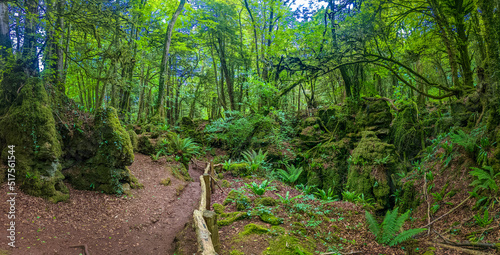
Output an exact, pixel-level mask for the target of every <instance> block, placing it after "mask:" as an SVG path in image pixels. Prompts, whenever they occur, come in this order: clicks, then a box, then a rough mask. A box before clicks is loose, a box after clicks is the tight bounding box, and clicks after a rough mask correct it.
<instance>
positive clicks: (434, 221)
mask: <svg viewBox="0 0 500 255" xmlns="http://www.w3.org/2000/svg"><path fill="white" fill-rule="evenodd" d="M471 197H472V196H469V197H467V198H466V199H465V200H464V201H462V203H460V204H459V205H457V206H455V207H454V208H453V209H451V210H450V211H449V212H447V213H445V214H443V215H441V216H440V217H439V218H437V219H435V220H433V221H432V222H431V223H429V224H427V225H425V226H423V227H422V228H426V227H428V226H430V225H432V224H434V223H436V222H437V221H438V220H440V219H442V218H443V217H444V216H446V215H448V214H450V213H452V212H453V211H455V210H456V209H457V208H458V207H460V206H462V205H463V204H465V202H467V201H469V199H470V198H471Z"/></svg>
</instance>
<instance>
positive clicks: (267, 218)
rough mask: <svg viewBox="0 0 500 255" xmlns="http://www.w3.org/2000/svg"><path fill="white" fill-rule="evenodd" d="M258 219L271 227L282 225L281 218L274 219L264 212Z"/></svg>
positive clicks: (274, 217)
mask: <svg viewBox="0 0 500 255" xmlns="http://www.w3.org/2000/svg"><path fill="white" fill-rule="evenodd" d="M259 217H260V220H262V221H263V222H266V223H269V224H271V225H279V224H282V223H283V219H282V218H278V217H276V216H274V215H272V214H270V213H268V212H264V213H262V214H260V215H259Z"/></svg>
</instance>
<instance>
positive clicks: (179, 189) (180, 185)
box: [175, 183, 186, 196]
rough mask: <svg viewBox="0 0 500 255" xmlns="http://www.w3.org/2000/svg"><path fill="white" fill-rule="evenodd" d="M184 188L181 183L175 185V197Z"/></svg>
mask: <svg viewBox="0 0 500 255" xmlns="http://www.w3.org/2000/svg"><path fill="white" fill-rule="evenodd" d="M185 187H186V185H184V184H182V183H181V184H179V185H177V187H175V194H176V195H177V196H180V195H181V193H182V191H183V190H184V188H185Z"/></svg>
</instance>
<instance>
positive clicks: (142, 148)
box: [137, 135, 155, 155]
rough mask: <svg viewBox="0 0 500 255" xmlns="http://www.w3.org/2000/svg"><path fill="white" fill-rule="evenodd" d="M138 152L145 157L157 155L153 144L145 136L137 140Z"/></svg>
mask: <svg viewBox="0 0 500 255" xmlns="http://www.w3.org/2000/svg"><path fill="white" fill-rule="evenodd" d="M137 148H138V149H137V150H138V151H139V152H140V153H142V154H145V155H151V154H154V153H155V148H154V147H153V144H152V143H151V141H150V140H149V138H148V137H147V136H145V135H142V136H139V138H138V140H137Z"/></svg>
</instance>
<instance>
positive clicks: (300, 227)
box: [292, 222, 307, 235]
mask: <svg viewBox="0 0 500 255" xmlns="http://www.w3.org/2000/svg"><path fill="white" fill-rule="evenodd" d="M292 231H293V232H294V233H296V234H300V235H307V229H306V227H305V226H304V224H302V223H300V222H294V223H292Z"/></svg>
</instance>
